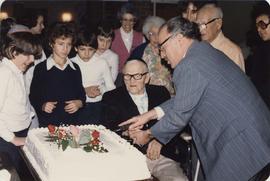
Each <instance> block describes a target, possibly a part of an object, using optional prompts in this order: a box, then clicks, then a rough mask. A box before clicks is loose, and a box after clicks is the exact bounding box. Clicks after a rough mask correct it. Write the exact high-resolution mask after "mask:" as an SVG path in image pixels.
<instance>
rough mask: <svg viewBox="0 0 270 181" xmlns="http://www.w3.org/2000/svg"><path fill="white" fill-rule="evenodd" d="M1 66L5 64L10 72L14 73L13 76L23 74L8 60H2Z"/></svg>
mask: <svg viewBox="0 0 270 181" xmlns="http://www.w3.org/2000/svg"><path fill="white" fill-rule="evenodd" d="M2 62H3V64H5V65H6V66H7V67H9V68H10V69H11V71H12V72H14V73H15V74H18V75H23V72H22V71H21V70H20V69H18V67H17V66H16V65H15V64H14V63H13V62H12V61H11V60H9V59H7V58H6V57H4V58H3V59H2Z"/></svg>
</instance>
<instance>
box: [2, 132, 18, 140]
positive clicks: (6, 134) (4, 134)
mask: <svg viewBox="0 0 270 181" xmlns="http://www.w3.org/2000/svg"><path fill="white" fill-rule="evenodd" d="M1 137H2V138H3V139H4V140H5V141H7V142H11V141H12V140H13V138H14V137H15V135H14V133H12V132H10V131H3V132H2V133H1Z"/></svg>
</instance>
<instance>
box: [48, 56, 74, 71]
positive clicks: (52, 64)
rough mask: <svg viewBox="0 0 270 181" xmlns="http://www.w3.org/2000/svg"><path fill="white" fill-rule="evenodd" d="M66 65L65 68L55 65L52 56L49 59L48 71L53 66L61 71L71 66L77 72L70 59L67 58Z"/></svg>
mask: <svg viewBox="0 0 270 181" xmlns="http://www.w3.org/2000/svg"><path fill="white" fill-rule="evenodd" d="M66 60H67V61H66V63H65V64H64V66H63V68H61V67H60V66H59V65H58V64H56V63H55V61H54V59H53V58H52V55H51V56H50V57H49V58H48V59H47V70H50V69H51V68H52V67H53V66H55V67H56V68H58V69H60V70H65V68H66V67H67V66H68V65H69V66H70V67H71V68H72V69H74V70H76V68H75V67H74V65H73V63H72V61H70V59H69V58H66Z"/></svg>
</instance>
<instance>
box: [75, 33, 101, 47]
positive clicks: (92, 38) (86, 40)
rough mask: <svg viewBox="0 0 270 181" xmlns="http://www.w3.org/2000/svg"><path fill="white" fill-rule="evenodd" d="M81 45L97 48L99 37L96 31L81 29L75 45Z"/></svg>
mask: <svg viewBox="0 0 270 181" xmlns="http://www.w3.org/2000/svg"><path fill="white" fill-rule="evenodd" d="M79 46H89V47H92V48H95V49H97V47H98V43H97V37H96V35H95V33H94V32H91V31H89V30H87V29H85V28H84V29H81V30H80V31H79V33H78V35H77V41H76V43H75V47H79Z"/></svg>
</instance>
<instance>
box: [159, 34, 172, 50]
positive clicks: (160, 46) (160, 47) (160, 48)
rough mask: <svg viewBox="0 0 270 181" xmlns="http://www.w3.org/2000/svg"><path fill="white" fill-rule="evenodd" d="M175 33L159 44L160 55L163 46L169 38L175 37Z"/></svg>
mask: <svg viewBox="0 0 270 181" xmlns="http://www.w3.org/2000/svg"><path fill="white" fill-rule="evenodd" d="M173 36H174V34H172V35H170V36H169V37H168V38H166V39H165V40H164V41H163V42H162V43H160V44H158V46H157V47H158V50H159V55H160V54H161V51H162V46H163V45H164V44H165V43H166V42H167V41H169V39H171V38H173Z"/></svg>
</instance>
